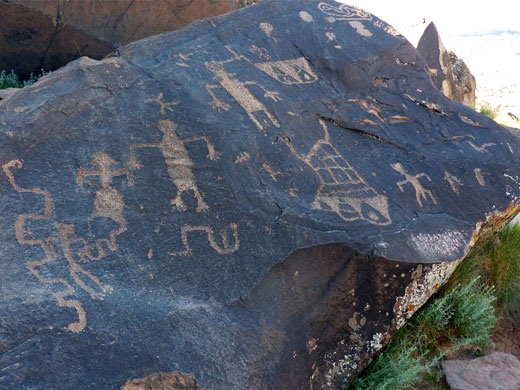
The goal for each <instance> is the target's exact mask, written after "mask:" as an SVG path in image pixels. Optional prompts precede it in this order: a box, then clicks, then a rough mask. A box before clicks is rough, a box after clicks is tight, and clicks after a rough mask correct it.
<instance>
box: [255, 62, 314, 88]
mask: <svg viewBox="0 0 520 390" xmlns="http://www.w3.org/2000/svg"><path fill="white" fill-rule="evenodd" d="M255 65H256V66H257V67H258V68H259V69H261V70H262V71H263V72H265V73H267V74H268V75H269V76H271V77H272V78H274V79H275V80H278V81H279V82H281V83H282V84H287V85H291V84H311V83H314V82H315V81H317V80H318V76H316V74H315V73H314V72H313V71H312V68H311V66H310V65H309V62H308V61H307V60H306V59H305V58H304V57H299V58H294V59H291V60H282V61H273V62H257V63H256V64H255Z"/></svg>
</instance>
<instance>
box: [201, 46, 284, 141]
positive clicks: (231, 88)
mask: <svg viewBox="0 0 520 390" xmlns="http://www.w3.org/2000/svg"><path fill="white" fill-rule="evenodd" d="M226 49H227V50H228V51H229V52H230V53H231V54H232V55H233V57H232V58H230V59H228V60H225V61H208V62H206V63H205V65H206V68H207V69H208V70H209V71H211V72H212V73H213V75H214V77H213V79H214V80H216V81H217V82H218V84H215V85H206V90H207V91H208V93H209V94H210V95H211V97H212V98H213V100H212V101H211V102H210V105H211V107H213V108H214V109H217V110H219V111H220V110H225V111H227V110H229V109H230V108H231V106H230V105H229V104H228V103H226V102H223V101H222V100H220V99H219V98H218V97H217V96H216V95H215V92H213V90H214V89H215V88H223V89H224V90H226V91H227V93H228V94H229V95H231V97H233V99H234V100H235V101H236V102H237V103H238V104H240V106H241V107H242V108H243V109H244V110H245V111H246V112H247V115H248V116H249V118H250V119H251V120H252V121H253V123H254V124H255V125H256V126H257V127H258V129H259V130H261V131H263V130H265V129H266V128H267V127H268V126H269V125H270V124H272V125H274V126H276V127H280V124H279V123H278V121H277V120H276V118H275V117H274V116H273V115H272V114H271V113H270V112H269V110H268V109H267V107H266V106H265V105H264V104H263V103H262V102H260V101H259V100H258V99H257V98H256V97H255V96H254V95H253V94H252V93H251V91H250V90H249V89H248V88H247V86H248V85H256V86H257V87H259V88H260V89H261V90H263V91H264V98H266V99H272V100H273V101H275V102H277V101H280V100H282V98H281V97H280V96H279V94H278V92H274V91H269V90H267V89H265V88H264V86H263V85H262V84H260V83H258V82H256V81H240V80H239V79H237V78H236V77H235V76H236V74H234V73H230V72H228V71H227V70H226V67H225V65H226V64H229V63H232V62H235V61H246V62H247V63H249V64H251V61H250V60H249V59H248V58H247V57H245V56H242V55H238V54H237V53H235V52H234V51H233V49H232V48H231V46H229V45H226Z"/></svg>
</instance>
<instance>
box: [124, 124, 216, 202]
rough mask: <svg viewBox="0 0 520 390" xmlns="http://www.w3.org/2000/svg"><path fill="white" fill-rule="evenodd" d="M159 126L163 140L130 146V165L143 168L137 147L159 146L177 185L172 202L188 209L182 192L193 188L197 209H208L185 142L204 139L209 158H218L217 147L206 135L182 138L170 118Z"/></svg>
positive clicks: (169, 172)
mask: <svg viewBox="0 0 520 390" xmlns="http://www.w3.org/2000/svg"><path fill="white" fill-rule="evenodd" d="M158 128H159V130H160V131H161V132H162V133H163V135H164V136H163V138H162V140H161V141H159V142H154V143H151V144H135V145H132V146H130V164H129V166H130V167H132V168H134V169H139V168H142V165H141V164H140V163H139V162H138V161H137V158H136V153H135V150H136V149H137V148H159V149H160V150H161V152H162V155H163V157H164V161H165V163H166V167H167V168H168V174H169V175H170V177H171V179H172V180H173V183H174V184H175V186H176V187H177V196H176V197H175V199H172V200H171V202H170V203H171V204H172V205H175V206H176V207H178V208H179V209H180V210H182V211H186V209H187V207H186V204H185V203H184V201H183V200H182V193H183V192H185V191H190V190H191V191H193V194H194V195H195V198H196V199H197V208H196V211H197V212H200V211H204V210H208V209H209V206H208V205H207V204H206V202H204V199H203V198H202V195H201V194H200V192H199V189H198V187H197V183H196V181H195V175H194V174H193V161H192V160H191V158H190V155H189V153H188V150H187V149H186V146H185V144H186V143H187V142H192V141H199V140H202V141H204V142H205V143H206V146H207V148H208V158H209V159H211V160H216V159H218V153H217V152H215V148H214V147H213V145H212V144H211V142H210V141H209V139H208V137H205V136H201V137H190V138H180V137H179V136H178V135H177V133H176V130H177V125H176V124H175V123H174V122H173V121H171V120H169V119H165V120H161V121H159V123H158Z"/></svg>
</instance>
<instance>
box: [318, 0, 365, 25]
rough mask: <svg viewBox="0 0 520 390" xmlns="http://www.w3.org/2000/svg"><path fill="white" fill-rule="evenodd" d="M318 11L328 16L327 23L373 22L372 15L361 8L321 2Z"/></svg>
mask: <svg viewBox="0 0 520 390" xmlns="http://www.w3.org/2000/svg"><path fill="white" fill-rule="evenodd" d="M318 9H319V10H320V11H321V12H323V13H324V14H325V15H328V17H327V21H328V22H330V23H334V22H336V21H338V20H372V15H371V14H369V13H368V12H366V11H365V10H362V9H360V8H355V7H351V6H348V5H345V4H341V5H337V3H336V4H334V5H332V4H329V3H325V2H321V3H319V4H318Z"/></svg>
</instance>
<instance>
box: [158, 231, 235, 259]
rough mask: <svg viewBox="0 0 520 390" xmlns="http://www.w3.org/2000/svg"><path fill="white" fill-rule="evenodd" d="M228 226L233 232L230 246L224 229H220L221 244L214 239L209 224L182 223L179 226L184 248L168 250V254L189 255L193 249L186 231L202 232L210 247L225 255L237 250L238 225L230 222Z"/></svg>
mask: <svg viewBox="0 0 520 390" xmlns="http://www.w3.org/2000/svg"><path fill="white" fill-rule="evenodd" d="M229 228H230V229H231V231H232V232H233V240H234V245H233V246H230V242H229V237H228V233H227V230H226V229H222V230H221V231H220V238H221V239H222V246H221V245H219V244H218V243H217V241H215V233H214V231H213V228H212V227H210V226H203V225H199V226H193V225H184V226H183V227H181V239H182V243H183V246H184V250H183V251H180V252H170V253H168V254H169V255H170V256H191V255H192V254H193V249H192V248H191V246H190V242H189V240H188V233H190V232H196V231H199V232H204V233H206V234H207V236H208V242H209V245H210V246H211V248H213V249H214V250H215V252H217V253H218V254H220V255H225V254H228V253H233V252H236V251H237V250H238V247H239V245H240V240H239V238H238V225H237V224H236V223H230V224H229Z"/></svg>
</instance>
